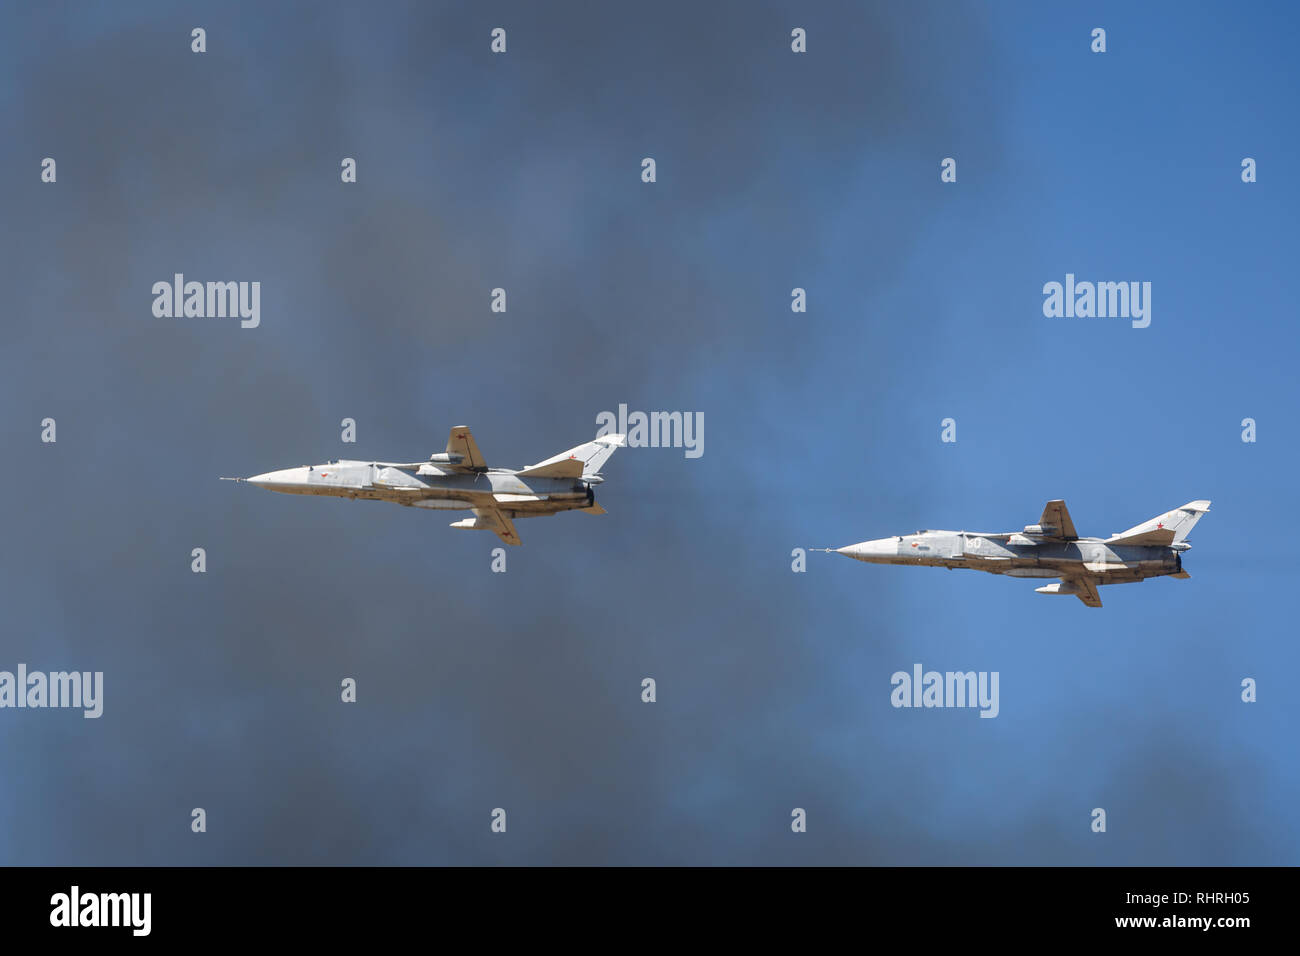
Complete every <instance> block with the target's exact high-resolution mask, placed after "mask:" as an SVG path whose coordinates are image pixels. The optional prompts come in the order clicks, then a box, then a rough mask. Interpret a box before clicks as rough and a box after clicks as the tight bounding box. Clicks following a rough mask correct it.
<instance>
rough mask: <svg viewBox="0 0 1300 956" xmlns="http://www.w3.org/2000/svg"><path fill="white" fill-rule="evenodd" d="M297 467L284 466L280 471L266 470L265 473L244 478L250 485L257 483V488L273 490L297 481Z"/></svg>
mask: <svg viewBox="0 0 1300 956" xmlns="http://www.w3.org/2000/svg"><path fill="white" fill-rule="evenodd" d="M300 470H301V469H298V468H284V469H281V470H280V471H268V472H266V473H265V474H261V475H254V476H253V477H252V478H246V479H244V480H245V481H247V482H248V483H249V484H250V485H257V487H259V488H269V489H271V490H272V491H275V490H276V489H279V488H285V487H288V486H289V485H293V484H297V483H298V480H299V479H298V474H297V473H298V472H299V471H300Z"/></svg>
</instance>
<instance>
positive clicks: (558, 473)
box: [517, 458, 585, 478]
mask: <svg viewBox="0 0 1300 956" xmlns="http://www.w3.org/2000/svg"><path fill="white" fill-rule="evenodd" d="M584 464H585V463H584V462H582V461H580V460H579V459H577V458H561V459H560V460H559V461H554V460H552V461H549V462H544V463H542V464H540V465H533V466H531V467H529V468H525V469H524V470H523V471H521V472H519V473H518V474H517V477H519V478H581V477H582V469H583V466H584Z"/></svg>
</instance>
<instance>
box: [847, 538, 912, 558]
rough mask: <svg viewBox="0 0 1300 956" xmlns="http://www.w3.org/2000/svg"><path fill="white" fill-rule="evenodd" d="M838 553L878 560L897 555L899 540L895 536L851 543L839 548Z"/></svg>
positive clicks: (849, 556)
mask: <svg viewBox="0 0 1300 956" xmlns="http://www.w3.org/2000/svg"><path fill="white" fill-rule="evenodd" d="M836 553H837V554H842V555H844V556H845V557H846V558H854V559H856V560H858V561H873V560H876V561H878V560H881V559H883V558H893V557H897V555H898V542H897V540H896V539H894V538H880V539H878V540H876V541H863V542H860V543H858V544H850V545H846V546H845V547H843V548H837V549H836Z"/></svg>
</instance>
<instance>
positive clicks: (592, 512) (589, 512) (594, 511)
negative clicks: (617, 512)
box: [578, 504, 609, 515]
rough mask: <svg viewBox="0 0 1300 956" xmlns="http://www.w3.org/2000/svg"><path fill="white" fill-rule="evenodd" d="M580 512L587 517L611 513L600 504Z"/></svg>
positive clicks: (581, 509) (580, 509)
mask: <svg viewBox="0 0 1300 956" xmlns="http://www.w3.org/2000/svg"><path fill="white" fill-rule="evenodd" d="M578 510H579V511H581V512H582V513H583V514H585V515H603V514H608V513H609V512H607V511H606V510H605V509H604V508H602V507H601V506H600V505H598V504H593V505H591V506H590V507H587V508H579V509H578Z"/></svg>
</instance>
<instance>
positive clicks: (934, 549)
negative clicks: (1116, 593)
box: [825, 500, 1210, 607]
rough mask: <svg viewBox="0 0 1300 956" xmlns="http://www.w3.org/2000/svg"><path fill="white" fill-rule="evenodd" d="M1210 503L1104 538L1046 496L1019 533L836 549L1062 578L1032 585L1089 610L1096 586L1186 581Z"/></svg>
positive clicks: (935, 536) (863, 556)
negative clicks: (1078, 526) (1193, 538)
mask: <svg viewBox="0 0 1300 956" xmlns="http://www.w3.org/2000/svg"><path fill="white" fill-rule="evenodd" d="M1209 510H1210V503H1209V502H1208V501H1189V502H1188V503H1187V504H1185V505H1183V506H1182V507H1181V508H1175V509H1174V510H1173V511H1166V512H1165V513H1164V514H1162V515H1157V516H1156V517H1154V518H1152V519H1151V520H1150V521H1144V522H1142V524H1140V525H1137V526H1136V527H1133V528H1129V529H1128V530H1127V531H1122V532H1120V533H1119V534H1114V535H1111V536H1110V537H1109V538H1105V539H1103V538H1081V537H1079V535H1078V534H1077V533H1076V532H1075V530H1074V522H1073V521H1072V520H1070V512H1069V511H1067V510H1066V507H1065V502H1064V501H1060V500H1057V501H1049V502H1048V503H1047V507H1045V508H1044V509H1043V516H1042V517H1041V518H1039V519H1038V524H1031V525H1027V526H1026V527H1025V529H1024V530H1023V531H1018V532H1008V533H1006V534H983V533H976V532H973V531H917V532H916V533H915V534H903V535H897V536H896V537H893V538H880V539H878V540H876V541H863V542H862V543H861V544H851V545H849V546H848V547H844V548H836V549H831V548H827V549H825V550H827V551H831V550H834V551H835V552H836V553H837V554H843V555H845V556H846V557H850V558H855V559H857V560H858V561H868V562H870V563H872V564H926V565H931V566H934V567H940V568H950V569H951V568H973V569H975V570H976V571H988V572H989V573H991V574H1006V575H1009V576H1010V577H1014V578H1060V579H1061V580H1060V581H1058V582H1057V583H1055V584H1048V585H1045V586H1043V587H1041V588H1035V589H1034V590H1036V591H1037V592H1038V593H1039V594H1073V595H1074V596H1075V597H1077V598H1078V599H1079V600H1080V601H1082V602H1083V603H1084V604H1086V605H1087V606H1088V607H1101V596H1100V595H1099V594H1098V593H1097V588H1098V587H1100V586H1101V585H1103V584H1128V583H1130V582H1132V581H1143V580H1146V579H1147V578H1157V577H1163V576H1166V575H1167V576H1169V577H1175V578H1190V577H1191V575H1190V574H1188V573H1187V572H1186V571H1184V570H1183V552H1184V551H1186V550H1187V549H1188V548H1190V547H1191V545H1190V544H1188V543H1187V541H1186V538H1187V534H1188V532H1190V531H1191V530H1192V527H1193V526H1194V525H1195V524H1196V522H1197V521H1199V520H1200V519H1201V515H1203V514H1205V513H1206V512H1207V511H1209Z"/></svg>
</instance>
